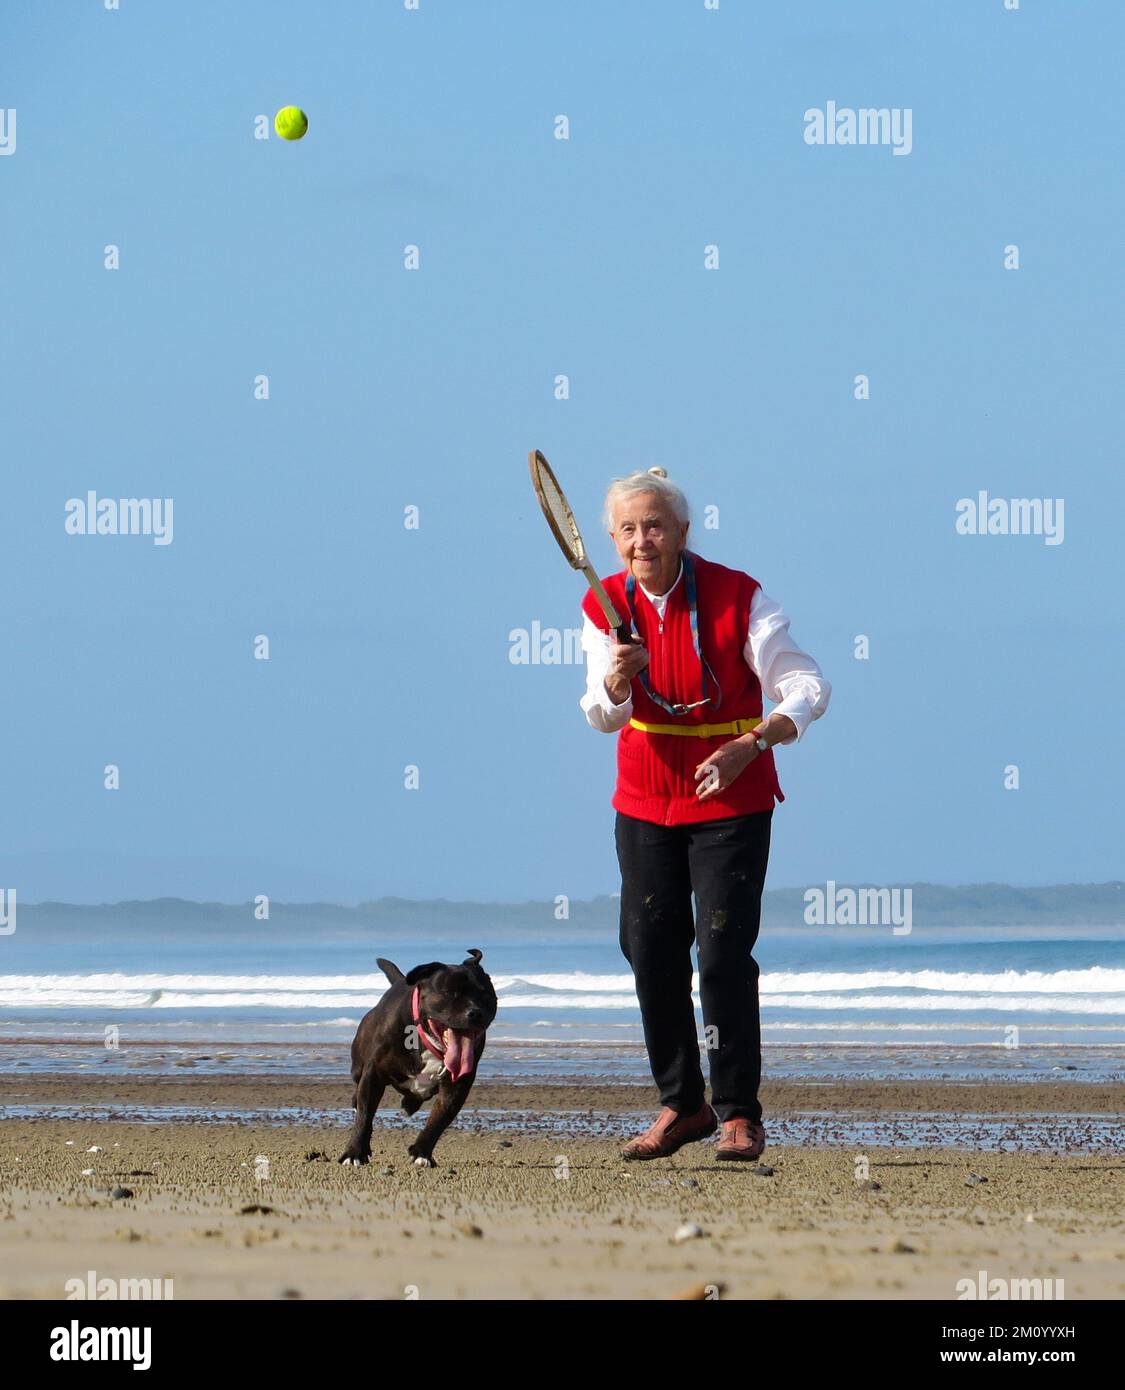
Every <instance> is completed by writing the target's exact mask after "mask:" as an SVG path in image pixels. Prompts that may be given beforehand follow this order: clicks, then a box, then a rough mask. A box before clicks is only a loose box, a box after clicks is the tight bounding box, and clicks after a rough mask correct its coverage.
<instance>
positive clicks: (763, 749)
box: [754, 738, 770, 753]
mask: <svg viewBox="0 0 1125 1390" xmlns="http://www.w3.org/2000/svg"><path fill="white" fill-rule="evenodd" d="M754 747H755V748H757V750H758V752H759V753H768V752H769V749H770V746H769V744H768V743H767V742H766V740H765V739H764V738H756V739H755V740H754Z"/></svg>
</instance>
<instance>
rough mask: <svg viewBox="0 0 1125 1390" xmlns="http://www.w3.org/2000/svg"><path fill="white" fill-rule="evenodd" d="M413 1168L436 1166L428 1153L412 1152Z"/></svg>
mask: <svg viewBox="0 0 1125 1390" xmlns="http://www.w3.org/2000/svg"><path fill="white" fill-rule="evenodd" d="M412 1157H413V1159H414V1166H415V1168H436V1167H437V1164H436V1163H435V1162H434V1160H433V1159H432V1158H430V1156H429V1155H428V1154H413V1155H412Z"/></svg>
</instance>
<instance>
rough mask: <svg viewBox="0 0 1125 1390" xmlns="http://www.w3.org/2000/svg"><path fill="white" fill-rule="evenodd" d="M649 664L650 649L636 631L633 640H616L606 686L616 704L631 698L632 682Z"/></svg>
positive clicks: (611, 649)
mask: <svg viewBox="0 0 1125 1390" xmlns="http://www.w3.org/2000/svg"><path fill="white" fill-rule="evenodd" d="M647 665H648V650H647V649H646V647H645V645H644V643H643V642H642V641H641V639H640V638H639V637H638V636H637V635H636V634H635V633H634V635H633V640H632V641H631V642H614V644H613V646H612V647H611V648H610V658H609V670H608V671H607V672H606V677H605V688H606V690H607V692H608V693H609V698H610V699H611V700H612V701H613V703H614V704H615V705H622V704H624V703H625V701H626V700H627V699H628V698H629V685H630V682H631V681H632V679H633V677H634V676H635V675H636V674H637V673H638V672H639V671H643V670H644V668H645V667H646V666H647Z"/></svg>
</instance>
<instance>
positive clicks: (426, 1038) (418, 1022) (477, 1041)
mask: <svg viewBox="0 0 1125 1390" xmlns="http://www.w3.org/2000/svg"><path fill="white" fill-rule="evenodd" d="M421 996H422V987H421V985H415V986H414V994H413V995H412V996H411V1000H410V1011H411V1013H412V1014H413V1016H414V1027H415V1029H416V1030H417V1032H418V1036H419V1037H420V1038H421V1039H422V1045H423V1047H425V1048H426V1050H427V1051H428V1052H432V1053H433V1054H434V1056H435V1057H440V1058H441V1060H442V1062H443V1063H444V1062H445V1048H444V1047H442V1045H441V1039H440V1038H436V1039H435V1038H431V1037H430V1035H429V1033H427V1032H426V1030H425V1028H424V1027H423V1026H422V1015H421V1013H420V1012H419V1008H418V1003H419V1000H420V999H421ZM483 1042H484V1033H483V1032H482V1033H480V1034H478V1035H477V1037H475V1038H474V1039H473V1062H474V1069H475V1065H476V1059H477V1058H478V1057H479V1056H480V1050H481V1045H482V1044H483Z"/></svg>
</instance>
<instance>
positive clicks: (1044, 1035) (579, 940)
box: [0, 904, 1125, 1082]
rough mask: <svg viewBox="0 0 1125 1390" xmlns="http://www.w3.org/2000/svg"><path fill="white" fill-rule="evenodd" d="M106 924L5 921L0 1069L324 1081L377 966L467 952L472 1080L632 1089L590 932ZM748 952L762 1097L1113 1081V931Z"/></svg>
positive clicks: (139, 908)
mask: <svg viewBox="0 0 1125 1390" xmlns="http://www.w3.org/2000/svg"><path fill="white" fill-rule="evenodd" d="M127 906H128V911H127V912H126V911H122V913H121V914H120V917H119V918H118V916H116V915H115V913H114V910H113V909H110V908H103V909H98V910H97V912H98V913H99V916H98V919H97V922H96V924H93V925H92V924H91V922H90V921H89V920H87V919H82V920H81V921H79V920H78V919H76V920H75V922H73V923H69V924H68V923H66V922H62V923H61V924H60V922H59V921H56V920H51V921H49V922H48V921H44V923H43V924H42V925H41V926H40V925H38V924H37V923H36V922H35V921H33V922H32V925H31V926H30V927H25V926H24V925H23V922H24V921H26V920H27V918H28V916H29V915H30V913H29V912H28V911H27V910H24V913H23V918H22V920H21V925H20V929H19V931H18V932H16V933H15V934H14V935H12V936H8V937H5V938H3V939H2V940H0V1057H2V1059H3V1061H2V1062H0V1069H2V1070H4V1071H5V1072H9V1073H12V1072H25V1073H26V1072H54V1073H58V1072H86V1073H95V1074H101V1075H112V1074H115V1073H120V1074H125V1075H131V1074H137V1073H151V1072H153V1071H157V1072H166V1073H171V1074H175V1073H176V1072H178V1071H180V1069H185V1070H190V1071H192V1072H195V1073H200V1074H207V1073H213V1074H216V1075H223V1074H232V1073H238V1074H246V1073H255V1072H257V1073H266V1072H268V1073H271V1074H286V1075H294V1076H335V1075H340V1076H345V1075H346V1073H347V1069H348V1060H347V1059H348V1047H349V1044H350V1042H351V1038H352V1035H353V1033H354V1031H355V1028H356V1025H357V1024H358V1022H359V1020H360V1019H361V1018H362V1016H363V1014H364V1013H365V1012H366V1011H367V1010H368V1009H369V1008H371V1007H372V1006H373V1005H374V1004H375V1003H376V1002H377V1000H378V999H379V997H380V995H381V993H382V991H383V990H384V989H385V988H386V980H385V978H384V977H383V974H382V972H381V971H380V970H379V969H378V967H377V966H376V965H375V957H376V956H378V955H383V956H387V957H389V958H390V959H392V960H394V961H395V962H396V963H397V964H398V965H400V966H401V967H402V968H403V969H404V970H408V969H409V968H410V967H411V966H413V965H416V964H419V963H420V962H423V961H427V960H435V959H437V960H447V961H458V960H461V959H463V957H464V953H465V951H466V950H467V949H468V947H470V946H477V947H480V948H481V949H482V950H483V951H484V953H485V958H484V962H483V964H484V966H485V968H486V969H487V970H488V971H489V973H490V974H491V976H492V979H493V983H494V985H495V987H496V991H497V995H498V997H499V1000H500V1009H499V1014H498V1016H497V1019H496V1022H495V1024H494V1025H493V1027H492V1028H491V1029H490V1030H489V1038H488V1048H487V1051H486V1053H485V1058H484V1061H483V1063H482V1068H481V1077H482V1078H494V1079H497V1080H527V1081H532V1080H534V1081H548V1080H556V1079H557V1080H564V1079H571V1078H573V1079H578V1078H583V1079H592V1080H600V1081H606V1082H615V1081H616V1082H636V1081H640V1080H645V1079H647V1078H648V1068H647V1062H646V1058H645V1053H644V1046H643V1036H642V1032H641V1023H640V1016H639V1013H638V1009H637V1004H636V998H635V995H634V993H633V982H632V977H631V975H630V973H629V970H628V966H627V964H626V962H625V960H624V958H623V957H622V956H621V954H620V951H619V948H618V945H617V940H616V931H615V930H614V929H613V927H612V924H609V923H607V924H606V925H605V926H604V929H598V928H595V927H591V926H590V925H585V926H582V927H580V928H573V929H572V928H569V927H568V926H567V924H565V923H561V924H560V923H556V922H545V923H542V924H540V925H537V926H525V927H521V926H520V925H519V924H518V923H517V924H515V925H513V923H512V922H511V921H510V920H508V921H505V922H504V924H503V926H502V928H498V929H497V931H496V939H495V940H490V939H489V933H488V928H487V925H484V926H482V924H481V922H480V921H479V920H474V921H473V922H471V923H469V922H466V925H465V928H464V930H461V931H457V930H455V929H453V928H450V927H449V926H448V924H447V923H443V924H442V925H441V926H440V927H436V928H432V929H427V928H426V927H425V926H424V925H423V926H419V925H417V924H413V925H409V926H401V927H396V926H394V925H393V924H392V925H386V924H384V925H383V926H381V927H380V928H378V929H377V930H373V931H366V930H357V929H356V928H355V927H354V926H349V927H348V928H347V929H344V928H341V927H340V926H339V925H338V924H337V923H336V922H335V921H333V920H330V919H328V918H326V920H325V922H324V923H323V924H322V925H320V926H318V925H316V923H315V921H313V923H312V925H307V924H306V925H304V926H302V927H300V928H296V927H294V926H293V925H292V924H289V925H275V926H272V927H271V925H270V924H269V923H258V922H255V923H253V925H252V926H247V927H245V928H238V927H231V926H230V925H229V924H227V925H224V926H223V927H222V928H221V929H218V928H216V926H215V925H214V923H206V922H204V923H202V924H201V923H196V922H193V921H190V920H189V921H187V922H185V921H182V920H179V919H177V920H176V921H174V922H169V920H168V914H167V911H166V910H165V909H164V908H163V907H162V906H161V905H160V904H152V905H146V904H130V905H127ZM146 910H147V912H148V916H147V917H146ZM74 911H75V912H78V911H80V910H78V909H75V910H74ZM310 911H313V910H310ZM314 915H315V914H314ZM755 954H756V958H757V960H758V963H759V966H760V969H761V980H760V990H761V1004H762V1037H763V1048H764V1059H763V1064H764V1073H765V1075H766V1076H767V1077H769V1076H774V1077H779V1078H780V1077H794V1078H806V1079H810V1080H812V1079H817V1078H823V1079H826V1080H827V1079H839V1078H855V1079H857V1080H858V1079H885V1078H897V1079H921V1078H935V1079H942V1078H945V1079H963V1080H973V1079H981V1078H988V1079H992V1080H1003V1079H1021V1078H1026V1079H1047V1078H1058V1077H1059V1076H1067V1077H1070V1078H1072V1079H1073V1080H1075V1081H1082V1080H1087V1081H1109V1080H1113V1081H1120V1080H1122V1079H1123V1078H1125V940H1123V939H1122V933H1121V931H1120V929H1118V928H1113V927H1105V926H1098V927H1083V926H1076V925H1073V924H1068V925H1065V926H1058V927H1047V926H1035V927H996V926H989V927H917V926H916V927H915V928H914V930H913V931H912V932H911V933H910V934H909V935H904V936H898V937H896V936H893V935H892V933H891V931H890V929H889V928H870V927H843V928H833V929H828V928H819V929H818V928H808V927H768V926H767V927H764V928H763V931H762V934H761V936H760V938H759V943H758V948H757V951H756V953H755ZM696 1005H697V1009H698V996H696ZM700 1028H701V1031H702V1018H701V1016H700ZM181 1074H182V1073H181Z"/></svg>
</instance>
